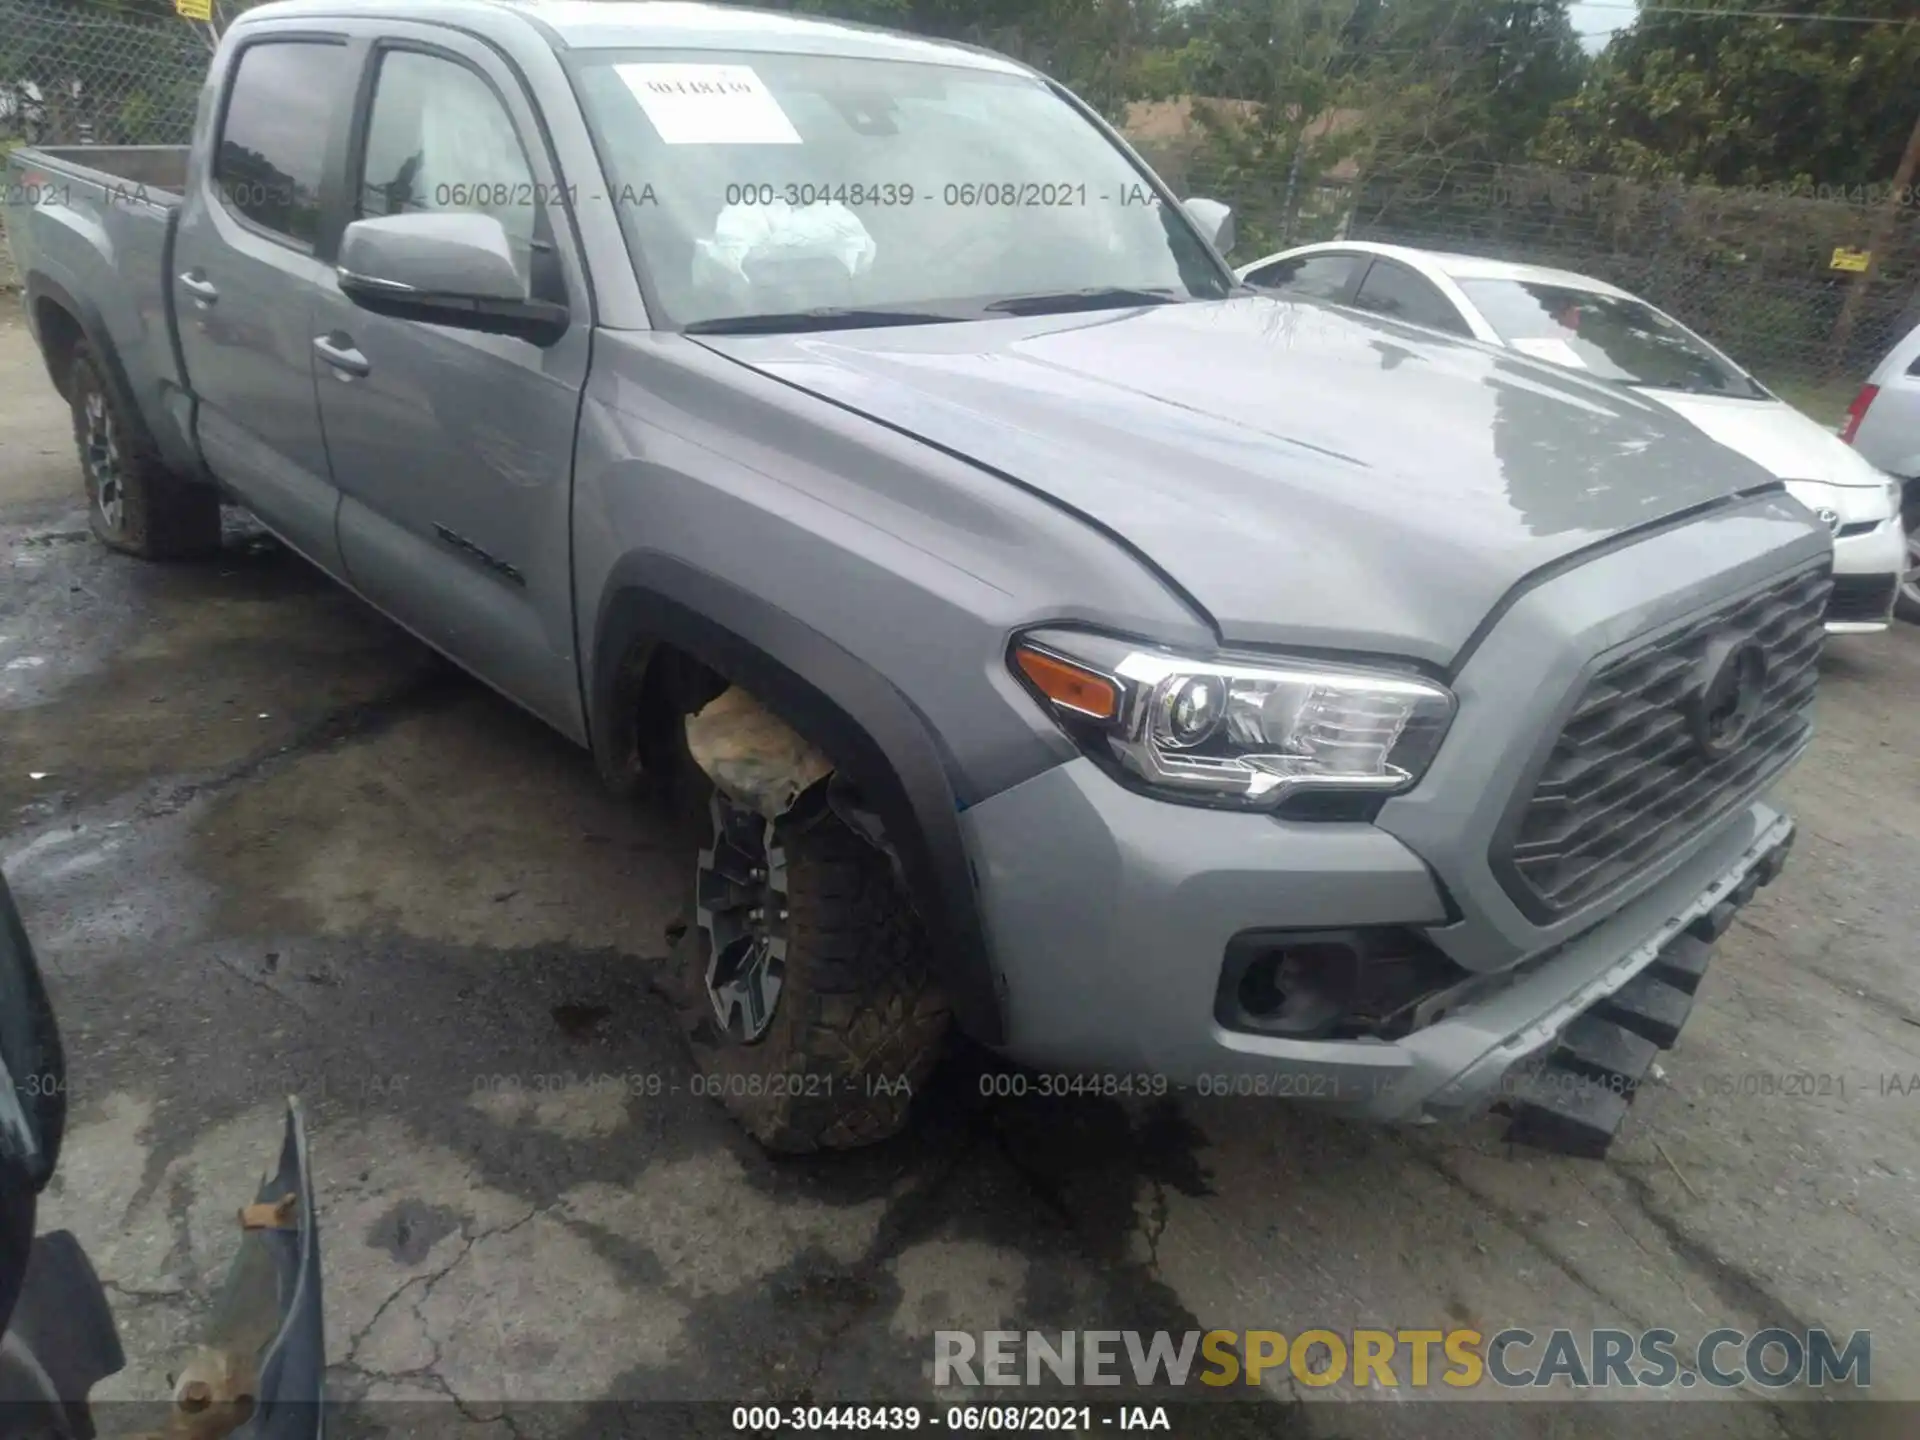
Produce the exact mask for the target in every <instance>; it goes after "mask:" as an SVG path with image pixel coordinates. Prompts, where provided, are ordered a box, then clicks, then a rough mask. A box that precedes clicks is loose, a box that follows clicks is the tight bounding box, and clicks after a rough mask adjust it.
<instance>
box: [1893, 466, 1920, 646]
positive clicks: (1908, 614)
mask: <svg viewBox="0 0 1920 1440" xmlns="http://www.w3.org/2000/svg"><path fill="white" fill-rule="evenodd" d="M1900 519H1901V523H1902V524H1904V525H1905V526H1906V528H1907V567H1906V573H1905V574H1903V575H1902V576H1901V577H1900V596H1899V598H1898V599H1897V600H1895V601H1894V613H1895V614H1896V615H1898V616H1899V617H1900V618H1901V619H1902V620H1906V621H1908V622H1910V623H1912V624H1914V625H1920V480H1909V481H1908V482H1907V503H1906V506H1905V507H1904V509H1903V510H1902V511H1901V516H1900Z"/></svg>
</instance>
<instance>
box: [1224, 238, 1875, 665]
mask: <svg viewBox="0 0 1920 1440" xmlns="http://www.w3.org/2000/svg"><path fill="white" fill-rule="evenodd" d="M1236 273H1238V275H1239V276H1240V278H1241V279H1242V280H1244V281H1245V282H1247V283H1248V284H1249V285H1253V286H1255V287H1257V288H1259V289H1263V290H1272V291H1277V292H1280V293H1283V294H1287V295H1302V296H1308V297H1312V298H1316V299H1320V300H1325V301H1330V302H1332V303H1334V304H1339V305H1347V306H1352V307H1354V308H1356V309H1360V310H1370V311H1373V312H1374V313H1376V314H1384V315H1391V316H1393V317H1395V318H1396V319H1400V320H1406V321H1410V322H1412V323H1414V324H1418V325H1425V326H1428V327H1430V328H1432V329H1436V330H1444V331H1447V332H1448V333H1450V334H1454V335H1460V336H1465V337H1467V338H1470V339H1474V340H1480V341H1484V342H1486V343H1488V344H1492V345H1500V346H1504V347H1506V348H1507V349H1511V350H1518V351H1520V352H1522V353H1523V354H1527V355H1532V356H1536V357H1537V358H1539V359H1542V360H1549V361H1552V362H1554V363H1555V364H1559V365H1565V366H1567V367H1569V368H1571V369H1577V370H1584V371H1587V372H1588V373H1590V374H1592V375H1594V376H1597V377H1598V378H1600V379H1604V380H1611V381H1616V382H1618V383H1620V384H1623V385H1628V386H1631V387H1633V388H1634V389H1636V390H1639V391H1642V392H1644V393H1645V394H1646V395H1647V396H1648V397H1649V398H1650V399H1653V400H1656V401H1658V402H1659V403H1660V404H1663V405H1666V406H1667V407H1669V408H1670V409H1673V410H1677V411H1679V412H1680V414H1682V415H1684V416H1686V418H1687V419H1689V420H1691V421H1692V422H1693V423H1694V424H1695V425H1697V426H1698V427H1699V428H1700V429H1702V430H1704V431H1706V433H1707V434H1709V435H1711V436H1712V437H1713V438H1714V439H1715V440H1718V441H1719V442H1720V443H1721V444H1722V445H1725V446H1727V447H1729V448H1730V449H1733V450H1737V451H1739V452H1740V453H1741V454H1742V455H1745V456H1746V457H1747V458H1748V459H1749V460H1752V461H1755V462H1756V463H1758V464H1759V465H1761V466H1763V467H1764V468H1766V469H1767V470H1770V471H1771V472H1772V473H1773V474H1774V475H1776V476H1777V477H1779V478H1780V479H1781V480H1783V481H1785V482H1786V487H1787V490H1788V491H1789V492H1790V493H1791V494H1792V495H1793V496H1794V498H1795V499H1797V500H1799V501H1800V502H1801V503H1802V504H1803V505H1806V506H1807V507H1808V508H1809V509H1811V510H1813V511H1814V512H1816V513H1817V514H1818V515H1819V516H1820V518H1821V519H1822V520H1824V521H1825V522H1826V523H1827V526H1828V528H1830V529H1831V530H1832V531H1833V537H1834V544H1833V555H1834V567H1833V568H1834V587H1833V595H1832V598H1831V599H1830V600H1829V602H1828V606H1827V629H1828V630H1829V631H1832V632H1835V633H1860V632H1867V631H1874V630H1884V629H1886V628H1887V624H1888V621H1889V620H1890V618H1891V616H1892V611H1893V607H1894V600H1895V596H1896V594H1897V593H1898V589H1899V586H1900V583H1901V580H1902V577H1903V576H1904V574H1905V572H1906V570H1907V569H1908V561H1907V539H1906V534H1905V531H1904V529H1903V527H1902V525H1901V522H1900V511H1901V487H1900V482H1899V481H1898V480H1896V479H1894V478H1893V477H1892V476H1890V475H1888V474H1886V473H1885V472H1883V471H1882V470H1879V469H1876V468H1875V467H1874V466H1873V465H1870V464H1868V463H1867V461H1866V460H1864V459H1862V458H1861V456H1860V455H1859V454H1858V453H1856V452H1855V451H1854V450H1853V449H1851V448H1849V447H1848V446H1847V445H1846V444H1844V443H1843V442H1842V441H1841V439H1840V437H1839V436H1838V435H1836V434H1834V433H1833V432H1832V431H1831V430H1827V429H1824V428H1823V427H1821V426H1820V425H1819V424H1817V423H1815V422H1814V421H1812V420H1810V419H1808V418H1807V417H1806V416H1805V415H1803V414H1801V413H1800V412H1799V411H1798V410H1796V409H1794V408H1793V407H1792V406H1791V405H1789V404H1787V403H1786V402H1785V401H1784V400H1781V399H1779V398H1778V397H1777V396H1775V395H1774V394H1773V393H1772V392H1770V391H1769V390H1767V389H1766V387H1765V386H1763V385H1761V384H1760V382H1759V381H1757V380H1755V379H1754V378H1753V377H1752V376H1751V375H1749V374H1747V372H1746V371H1745V370H1742V369H1741V368H1740V367H1739V366H1738V365H1736V364H1735V363H1734V362H1733V361H1732V360H1730V359H1728V358H1727V357H1726V356H1725V355H1723V354H1722V353H1721V352H1720V351H1718V350H1716V349H1715V348H1714V347H1713V346H1711V345H1709V344H1708V343H1707V342H1706V341H1705V340H1703V339H1701V338H1700V337H1699V336H1698V335H1696V334H1694V333H1693V332H1692V331H1691V330H1689V329H1687V328H1686V326H1684V325H1682V324H1681V323H1680V322H1679V321H1677V320H1675V319H1673V318H1672V317H1671V316H1669V315H1667V314H1665V313H1663V312H1662V311H1660V310H1658V309H1656V308H1654V307H1653V306H1652V305H1649V304H1648V303H1647V302H1646V301H1644V300H1641V299H1639V298H1638V297H1636V296H1634V295H1630V294H1628V293H1627V292H1626V291H1624V290H1621V289H1619V288H1617V287H1616V286H1613V285H1609V284H1607V283H1606V282H1605V281H1604V280H1595V279H1593V278H1591V277H1590V276H1586V275H1576V274H1573V273H1572V272H1571V271H1567V270H1553V269H1548V268H1546V267H1544V266H1539V265H1517V264H1511V263H1508V262H1506V261H1502V260H1483V259H1480V258H1478V257H1475V256H1471V255H1448V254H1443V253H1440V252H1438V251H1432V250H1415V249H1411V248H1409V247H1407V246H1402V245H1381V244H1375V243H1373V242H1370V241H1333V242H1329V243H1326V244H1320V245H1302V246H1300V247H1298V248H1297V249H1293V250H1283V251H1281V252H1280V253H1279V254H1276V255H1269V256H1267V257H1266V258H1265V259H1263V260H1255V261H1253V262H1252V263H1251V264H1248V265H1242V266H1240V267H1238V270H1237V272H1236Z"/></svg>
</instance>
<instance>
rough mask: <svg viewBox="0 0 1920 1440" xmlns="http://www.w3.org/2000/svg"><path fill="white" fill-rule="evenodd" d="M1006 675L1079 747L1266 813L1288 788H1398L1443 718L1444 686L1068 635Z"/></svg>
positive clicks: (1027, 643)
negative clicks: (1044, 707) (1048, 711)
mask: <svg viewBox="0 0 1920 1440" xmlns="http://www.w3.org/2000/svg"><path fill="white" fill-rule="evenodd" d="M1010 658H1011V661H1012V665H1013V669H1014V672H1015V674H1017V675H1018V676H1020V678H1021V679H1022V680H1023V681H1024V682H1025V683H1026V684H1027V686H1028V688H1029V689H1031V690H1032V691H1033V692H1034V693H1035V694H1036V695H1037V696H1038V697H1039V698H1040V699H1041V700H1042V701H1043V702H1044V703H1045V704H1046V705H1047V706H1048V707H1049V708H1050V709H1051V710H1052V712H1053V714H1054V716H1055V718H1056V719H1058V720H1059V721H1060V723H1061V724H1062V726H1063V727H1064V728H1065V729H1066V730H1067V731H1068V732H1069V733H1070V734H1072V735H1073V736H1074V737H1075V739H1077V740H1078V741H1079V742H1080V743H1081V745H1082V746H1083V747H1084V748H1086V749H1088V750H1090V751H1092V752H1094V753H1095V754H1096V755H1103V756H1105V757H1110V758H1111V759H1113V760H1115V761H1117V762H1119V764H1121V765H1122V766H1124V767H1125V768H1126V769H1127V770H1128V771H1130V772H1131V773H1132V774H1133V775H1134V776H1135V777H1137V778H1138V779H1139V780H1141V781H1143V782H1145V783H1146V784H1147V785H1148V786H1149V787H1151V788H1153V789H1155V790H1157V791H1160V792H1163V793H1165V794H1166V795H1167V796H1168V797H1169V798H1189V799H1194V800H1207V801H1212V802H1215V803H1223V802H1224V803H1228V804H1233V805H1239V806H1244V807H1246V808H1249V809H1271V808H1272V807H1274V806H1275V805H1278V804H1279V803H1280V802H1281V801H1282V800H1283V799H1285V798H1286V797H1287V796H1288V795H1290V794H1292V793H1294V792H1295V791H1298V790H1306V789H1315V790H1349V791H1352V790H1361V791H1372V792H1376V793H1382V794H1391V793H1392V792H1394V791H1398V790H1405V789H1408V788H1410V787H1411V786H1412V785H1413V784H1414V783H1415V782H1417V781H1418V780H1419V778H1420V777H1421V775H1422V774H1424V773H1425V772H1426V769H1427V766H1428V765H1429V764H1430V763H1431V762H1432V760H1433V757H1434V754H1435V752H1436V751H1438V750H1439V748H1440V742H1441V740H1442V739H1443V738H1444V737H1445V735H1446V733H1447V726H1448V725H1449V724H1450V723H1451V722H1452V719H1453V710H1454V699H1453V694H1452V692H1451V691H1449V690H1448V689H1447V688H1446V687H1445V686H1443V685H1439V684H1436V683H1434V682H1433V681H1431V680H1425V679H1422V678H1421V677H1419V676H1418V675H1415V674H1412V673H1411V672H1406V673H1402V672H1397V671H1392V670H1385V669H1380V670H1374V669H1364V668H1359V667H1353V666H1343V665H1332V664H1326V663H1323V662H1320V661H1317V660H1316V661H1308V660H1298V661H1296V660H1267V659H1255V658H1248V659H1244V660H1243V659H1236V658H1232V657H1223V658H1218V659H1199V658H1196V657H1193V656H1189V655H1181V654H1178V653H1176V652H1173V651H1170V650H1160V649H1154V648H1150V647H1147V646H1141V645H1134V644H1129V643H1128V642H1125V641H1117V640H1112V639H1108V638H1106V637H1104V636H1097V635H1085V634H1080V633H1077V632H1069V631H1036V632H1033V633H1030V634H1027V635H1024V636H1022V637H1021V638H1020V639H1019V640H1018V641H1017V642H1016V643H1015V644H1014V647H1013V651H1012V654H1011V657H1010Z"/></svg>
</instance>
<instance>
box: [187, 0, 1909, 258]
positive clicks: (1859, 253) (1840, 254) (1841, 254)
mask: <svg viewBox="0 0 1920 1440" xmlns="http://www.w3.org/2000/svg"><path fill="white" fill-rule="evenodd" d="M181 3H182V4H184V3H186V0H181ZM1872 259H1873V252H1872V251H1870V250H1849V249H1847V247H1846V246H1844V245H1842V246H1840V247H1839V248H1838V249H1837V250H1835V251H1834V252H1833V262H1832V264H1831V265H1830V266H1829V267H1828V268H1829V269H1833V270H1851V271H1853V272H1854V273H1855V274H1856V275H1864V274H1865V273H1866V270H1867V264H1868V262H1869V261H1871V260H1872Z"/></svg>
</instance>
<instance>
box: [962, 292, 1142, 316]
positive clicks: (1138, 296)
mask: <svg viewBox="0 0 1920 1440" xmlns="http://www.w3.org/2000/svg"><path fill="white" fill-rule="evenodd" d="M1178 299H1179V296H1177V295H1175V294H1174V292H1173V291H1172V290H1170V289H1158V290H1128V289H1125V288H1123V287H1119V286H1100V287H1097V288H1095V289H1089V290H1061V291H1057V292H1055V293H1053V294H1050V295H1010V296H1008V297H1007V298H1006V299H1005V300H995V301H994V302H993V303H992V304H991V305H988V306H986V307H985V308H986V309H988V310H990V311H992V312H993V313H995V314H997V315H1059V314H1065V313H1066V312H1068V311H1072V310H1110V309H1116V308H1118V307H1121V306H1126V305H1172V304H1174V303H1176V302H1177V301H1178Z"/></svg>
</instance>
